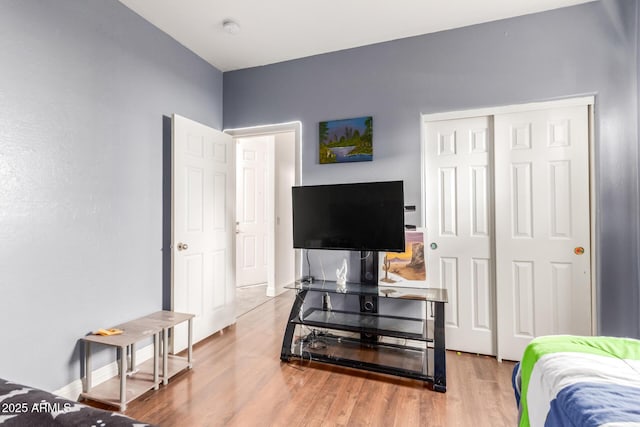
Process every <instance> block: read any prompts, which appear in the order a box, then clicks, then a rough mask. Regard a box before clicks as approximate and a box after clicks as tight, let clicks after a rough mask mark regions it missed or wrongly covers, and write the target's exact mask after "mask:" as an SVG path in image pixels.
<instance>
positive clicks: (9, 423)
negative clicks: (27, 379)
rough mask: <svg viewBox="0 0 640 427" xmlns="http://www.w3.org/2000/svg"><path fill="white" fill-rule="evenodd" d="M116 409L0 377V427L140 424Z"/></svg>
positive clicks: (127, 425) (111, 426)
mask: <svg viewBox="0 0 640 427" xmlns="http://www.w3.org/2000/svg"><path fill="white" fill-rule="evenodd" d="M147 425H149V424H145V423H142V422H140V421H136V420H134V419H132V418H129V417H127V416H125V415H122V414H119V413H117V412H110V411H105V410H102V409H97V408H92V407H90V406H86V405H83V404H80V403H78V402H74V401H72V400H66V399H63V398H61V397H59V396H56V395H55V394H52V393H48V392H46V391H42V390H38V389H36V388H33V387H27V386H24V385H21V384H17V383H13V382H10V381H7V380H4V379H2V378H0V426H1V427H29V426H33V427H54V426H78V427H80V426H82V427H86V426H96V427H99V426H104V427H132V426H136V427H142V426H147Z"/></svg>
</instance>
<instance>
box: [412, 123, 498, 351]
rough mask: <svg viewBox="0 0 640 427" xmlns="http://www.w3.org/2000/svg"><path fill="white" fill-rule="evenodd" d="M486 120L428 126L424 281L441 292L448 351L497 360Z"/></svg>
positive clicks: (489, 141) (489, 143)
mask: <svg viewBox="0 0 640 427" xmlns="http://www.w3.org/2000/svg"><path fill="white" fill-rule="evenodd" d="M490 125H491V121H490V118H489V117H476V118H469V119H458V120H446V121H437V122H429V123H426V126H425V130H426V134H425V153H424V154H425V192H426V194H425V197H426V226H427V237H428V242H429V245H428V246H427V249H426V250H427V254H426V255H427V274H428V276H429V283H430V285H431V286H434V287H441V288H446V289H447V291H448V294H449V302H448V304H445V324H446V337H447V338H446V346H447V348H448V349H454V350H460V351H468V352H473V353H482V354H488V355H495V354H496V353H495V337H494V330H495V291H494V280H493V278H494V267H493V265H494V261H493V256H492V238H493V237H492V236H493V218H492V215H493V213H492V211H493V200H492V193H491V185H492V184H491V181H492V179H491V166H490V164H491V161H490V159H491V155H492V139H493V138H492V133H491V126H490Z"/></svg>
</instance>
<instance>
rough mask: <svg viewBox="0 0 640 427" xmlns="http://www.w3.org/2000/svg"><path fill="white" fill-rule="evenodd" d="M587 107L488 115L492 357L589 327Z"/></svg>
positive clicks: (515, 355) (511, 355)
mask: <svg viewBox="0 0 640 427" xmlns="http://www.w3.org/2000/svg"><path fill="white" fill-rule="evenodd" d="M588 123H589V119H588V108H587V106H580V107H567V108H557V109H550V110H540V111H529V112H521V113H512V114H501V115H496V116H495V117H494V134H495V166H494V172H495V202H496V208H495V212H496V213H495V220H496V230H495V231H496V289H497V332H498V359H508V360H520V359H521V357H522V353H523V351H524V348H525V347H526V345H527V344H528V343H529V341H531V339H532V338H534V337H536V336H541V335H548V334H581V335H590V333H591V270H590V268H591V267H590V266H591V263H590V257H591V250H590V223H589V213H590V209H589V126H588Z"/></svg>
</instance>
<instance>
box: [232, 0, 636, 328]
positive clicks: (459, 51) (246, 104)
mask: <svg viewBox="0 0 640 427" xmlns="http://www.w3.org/2000/svg"><path fill="white" fill-rule="evenodd" d="M636 19H637V2H636V0H619V1H618V0H606V1H599V2H593V3H588V4H584V5H581V6H575V7H570V8H565V9H560V10H555V11H550V12H545V13H540V14H535V15H529V16H524V17H518V18H514V19H508V20H503V21H498V22H493V23H487V24H482V25H477V26H472V27H467V28H463V29H456V30H451V31H445V32H441V33H437V34H432V35H425V36H420V37H414V38H409V39H402V40H397V41H392V42H388V43H382V44H378V45H373V46H367V47H362V48H357V49H351V50H345V51H341V52H335V53H330V54H325V55H319V56H314V57H309V58H305V59H300V60H296V61H290V62H284V63H280V64H275V65H270V66H264V67H258V68H252V69H245V70H239V71H234V72H230V73H225V75H224V112H225V117H224V119H225V120H224V126H225V127H227V128H236V127H242V126H252V125H260V124H269V123H279V122H285V121H291V120H300V121H302V126H303V148H302V182H303V184H318V183H337V182H354V181H370V180H378V179H379V180H383V179H403V180H404V181H405V198H406V203H407V204H416V205H418V206H419V205H420V113H435V112H444V111H453V110H460V109H471V108H479V107H485V106H498V105H509V104H519V103H526V102H532V101H542V100H550V99H556V98H565V97H574V96H580V95H585V94H593V95H595V96H596V123H595V134H596V140H595V144H596V152H595V158H596V170H595V177H596V186H597V188H596V190H597V192H598V202H597V207H596V210H597V217H598V221H597V232H596V239H597V243H596V248H595V249H596V253H597V265H598V276H597V277H596V280H597V289H598V292H599V308H598V309H599V332H600V333H601V334H610V335H627V336H635V337H639V336H640V319H639V316H638V312H639V310H638V307H639V305H640V301H639V282H638V238H639V235H638V217H639V213H640V211H639V207H638V203H639V199H638V149H637V139H638V120H637V113H638V108H637V98H638V91H637V84H638V77H637V60H636V57H637V55H638V48H637V44H638V42H637V36H636V30H637V23H636ZM365 115H372V116H373V120H374V161H373V162H367V163H364V162H363V163H356V164H334V165H319V164H318V160H317V144H318V136H317V132H318V122H319V121H321V120H326V119H338V118H346V117H357V116H365ZM415 218H420V215H419V214H418V215H416V216H415ZM312 256H313V258H314V260H316V261H317V258H318V256H320V255H318V254H317V253H315V251H314V253H313V254H312ZM321 256H322V257H323V260H324V262H323V263H324V266H325V267H326V270H328V272H329V273H330V272H331V271H332V270H334V269H335V268H334V267H331V266H335V265H337V264H338V263H339V261H340V259H341V257H342V256H344V255H343V254H324V255H321ZM352 258H353V257H352ZM352 261H353V259H352ZM312 262H313V261H312ZM318 264H319V263H318V262H316V263H315V267H314V265H312V268H315V269H316V271H315V272H314V273H317V272H318V270H319V265H318ZM352 265H353V262H352ZM329 267H331V268H329ZM352 271H353V268H352Z"/></svg>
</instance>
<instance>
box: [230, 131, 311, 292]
mask: <svg viewBox="0 0 640 427" xmlns="http://www.w3.org/2000/svg"><path fill="white" fill-rule="evenodd" d="M223 132H224V133H227V134H229V135H231V136H232V137H234V138H247V137H252V136H264V135H275V134H280V133H286V132H293V134H294V138H295V150H296V152H295V185H300V184H301V182H302V122H300V121H296V122H286V123H276V124H270V125H262V126H250V127H244V128H235V129H224V130H223ZM271 235H273V232H271ZM295 254H296V255H295V261H294V265H295V276H294V277H300V275H301V274H302V256H301V254H300V251H299V250H296V251H295ZM268 262H269V263H270V264H271V265H269V268H268V271H269V273H268V283H267V296H276V295H277V290H276V289H275V283H274V275H273V274H271V272H273V271H274V269H275V266H274V265H273V264H274V263H275V259H274V257H273V256H270V257H269V258H268Z"/></svg>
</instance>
